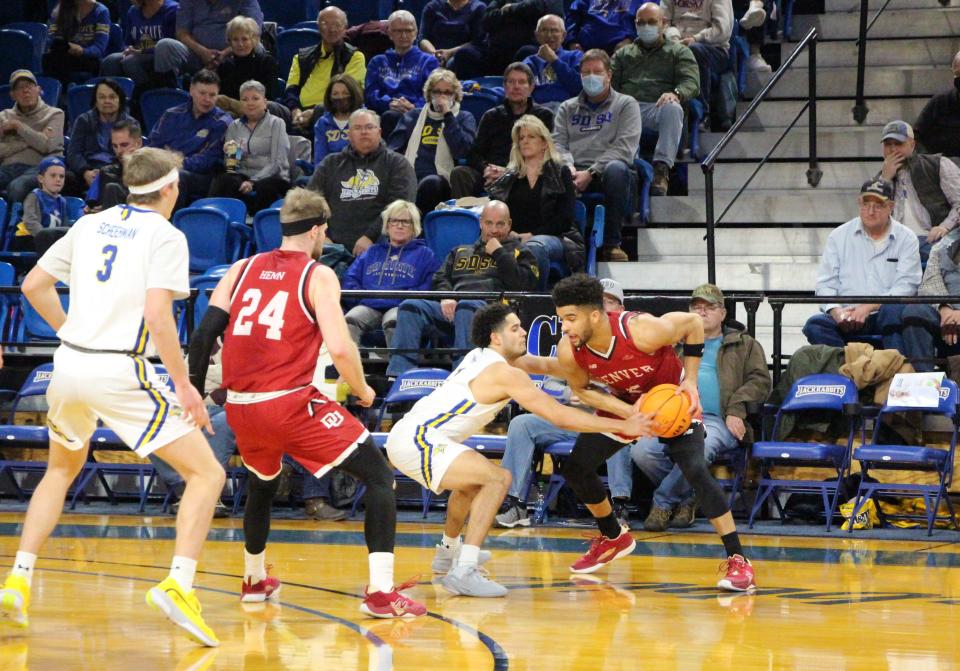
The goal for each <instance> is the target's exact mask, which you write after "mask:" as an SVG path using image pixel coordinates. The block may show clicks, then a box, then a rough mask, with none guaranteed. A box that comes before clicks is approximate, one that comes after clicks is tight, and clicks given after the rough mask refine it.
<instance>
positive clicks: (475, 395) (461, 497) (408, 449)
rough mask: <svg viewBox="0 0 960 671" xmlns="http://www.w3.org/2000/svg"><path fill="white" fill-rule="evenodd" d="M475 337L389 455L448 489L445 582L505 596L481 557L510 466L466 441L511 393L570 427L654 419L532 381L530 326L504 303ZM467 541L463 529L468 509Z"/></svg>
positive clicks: (625, 425)
mask: <svg viewBox="0 0 960 671" xmlns="http://www.w3.org/2000/svg"><path fill="white" fill-rule="evenodd" d="M471 339H472V340H473V344H474V345H475V346H476V349H474V350H472V351H471V352H470V353H469V354H467V355H466V356H465V357H464V358H463V362H461V364H460V365H459V366H457V368H456V369H455V370H454V371H453V372H452V373H450V377H448V378H447V379H446V380H444V382H443V384H441V385H440V386H439V387H437V388H436V389H435V390H433V391H432V392H430V395H429V396H426V397H424V398H422V399H420V400H419V401H417V402H416V404H415V405H414V406H413V408H412V409H411V410H410V412H408V413H407V414H406V415H404V417H403V419H401V420H400V421H399V422H397V423H396V424H395V425H394V426H393V428H392V429H391V430H390V436H389V437H388V438H387V456H389V457H390V461H391V462H393V465H394V466H396V467H397V469H399V470H400V471H401V472H402V473H404V474H405V475H407V476H409V477H411V478H413V479H414V480H416V481H417V482H419V483H420V484H421V485H422V486H424V487H427V488H429V489H430V490H431V491H433V492H435V493H437V494H441V493H442V492H443V491H444V490H447V489H449V490H450V491H451V493H450V500H449V501H448V502H447V520H446V523H445V525H444V531H443V540H442V541H441V542H440V544H439V545H438V546H437V554H436V557H435V558H434V560H433V571H434V572H435V573H446V576H444V578H443V580H442V584H443V586H444V587H445V588H446V589H447V590H448V591H450V592H453V593H454V594H462V595H464V596H476V597H501V596H506V594H507V588H506V587H504V586H503V585H499V584H497V583H495V582H493V581H492V580H490V579H488V578H487V577H486V576H484V575H483V574H482V573H481V571H480V569H479V568H478V565H479V564H481V563H483V561H485V559H488V558H489V555H487V556H486V557H484V556H482V555H481V551H480V544H481V543H482V542H483V539H484V538H485V537H486V535H487V532H488V531H489V530H490V525H491V524H492V523H493V518H494V516H495V515H496V514H497V509H498V508H499V507H500V504H501V503H502V502H503V497H504V496H506V494H507V488H508V487H509V486H510V472H509V471H507V470H506V469H504V468H501V467H500V466H495V465H494V464H493V463H492V462H491V461H490V460H489V459H487V458H486V457H484V456H483V455H481V454H478V453H477V452H476V451H475V450H473V449H472V448H470V447H467V446H466V445H463V444H462V443H463V441H464V440H466V439H467V438H469V437H470V436H472V435H474V434H475V433H477V432H479V431H480V430H481V429H483V427H485V426H486V425H487V424H489V423H490V422H491V421H492V420H493V418H494V417H496V416H497V413H499V412H500V410H501V409H502V408H503V406H505V405H506V404H507V403H508V402H509V401H510V400H511V399H513V400H514V401H516V402H517V403H519V404H520V405H521V406H522V407H524V408H525V409H527V410H529V411H530V412H533V413H536V414H537V415H539V416H540V417H543V418H544V419H546V420H548V421H549V422H551V423H553V424H555V425H556V426H559V427H561V428H563V429H570V430H571V431H622V432H624V433H627V434H629V435H631V436H640V435H649V430H650V420H649V418H647V417H645V416H644V415H642V414H640V413H638V412H631V413H630V414H631V418H630V419H626V420H622V419H620V418H619V417H617V418H607V417H597V416H596V415H591V414H589V413H586V412H583V411H581V410H577V409H576V408H570V407H567V406H564V405H560V404H559V403H557V402H556V401H555V400H554V399H553V398H551V397H550V396H549V395H548V394H545V393H544V392H542V391H540V390H539V389H537V388H536V386H535V385H534V384H533V381H532V380H531V379H530V376H529V375H527V374H526V373H525V372H524V371H523V370H522V369H521V368H520V367H519V365H520V363H521V362H523V361H526V360H528V359H529V360H532V361H533V362H534V363H536V362H538V361H539V359H537V358H536V357H526V356H525V355H526V352H527V332H526V331H524V330H523V327H522V326H521V325H520V318H519V317H517V315H516V313H515V312H514V311H513V309H512V308H511V307H509V306H507V305H504V304H503V303H492V304H490V305H487V306H485V307H483V308H481V309H480V310H478V311H477V313H476V314H475V315H474V316H473V323H472V324H471ZM468 515H469V517H470V524H469V526H468V528H467V533H466V543H465V544H463V545H461V541H460V532H461V531H462V530H463V527H464V524H465V523H466V519H467V516H468Z"/></svg>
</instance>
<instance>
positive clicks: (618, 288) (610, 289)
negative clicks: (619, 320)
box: [600, 277, 623, 313]
mask: <svg viewBox="0 0 960 671" xmlns="http://www.w3.org/2000/svg"><path fill="white" fill-rule="evenodd" d="M600 284H601V285H603V309H604V311H606V312H607V313H610V312H622V311H623V285H622V284H620V283H619V282H617V281H616V280H615V279H612V278H610V277H604V278H603V279H602V280H600Z"/></svg>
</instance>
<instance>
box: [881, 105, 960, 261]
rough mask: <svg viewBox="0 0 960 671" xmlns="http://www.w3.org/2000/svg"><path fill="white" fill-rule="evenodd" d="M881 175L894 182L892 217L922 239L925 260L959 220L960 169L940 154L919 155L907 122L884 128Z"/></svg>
mask: <svg viewBox="0 0 960 671" xmlns="http://www.w3.org/2000/svg"><path fill="white" fill-rule="evenodd" d="M881 142H883V168H882V169H881V170H880V175H879V176H880V177H882V178H883V179H885V180H886V181H888V182H890V183H891V184H893V192H894V198H893V200H894V207H893V218H894V219H895V220H897V221H899V222H900V223H901V224H903V225H904V226H906V227H907V228H909V229H910V230H911V231H913V232H914V233H915V234H916V235H917V236H918V237H919V238H920V256H921V260H922V261H923V262H924V263H926V260H927V256H928V255H929V253H930V247H931V245H933V243H935V242H936V241H937V240H939V239H940V238H942V237H943V236H945V235H946V234H947V233H949V232H950V231H951V230H953V229H954V228H956V227H957V224H958V223H960V168H958V167H957V165H956V164H955V163H954V162H953V161H951V160H950V159H949V158H945V157H943V156H940V155H939V154H920V153H918V152H917V151H916V148H917V143H916V141H915V140H914V138H913V128H912V127H911V126H910V124H908V123H907V122H905V121H899V120H897V121H891V122H890V123H888V124H887V125H886V126H884V127H883V133H882V135H881Z"/></svg>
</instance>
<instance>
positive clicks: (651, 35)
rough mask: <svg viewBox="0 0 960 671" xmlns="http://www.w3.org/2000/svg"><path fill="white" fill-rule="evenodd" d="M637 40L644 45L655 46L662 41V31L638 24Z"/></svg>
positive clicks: (654, 27) (655, 27)
mask: <svg viewBox="0 0 960 671" xmlns="http://www.w3.org/2000/svg"><path fill="white" fill-rule="evenodd" d="M637 39H639V40H640V41H641V42H642V43H643V44H653V43H654V42H656V41H657V40H659V39H660V29H659V28H658V27H657V26H651V25H649V24H646V23H641V24H637Z"/></svg>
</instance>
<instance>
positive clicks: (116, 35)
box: [104, 23, 124, 56]
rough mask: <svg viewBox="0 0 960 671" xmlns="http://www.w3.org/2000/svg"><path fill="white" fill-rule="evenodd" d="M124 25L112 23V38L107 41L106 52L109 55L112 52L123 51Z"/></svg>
mask: <svg viewBox="0 0 960 671" xmlns="http://www.w3.org/2000/svg"><path fill="white" fill-rule="evenodd" d="M123 48H124V44H123V26H121V25H120V24H119V23H111V24H110V39H109V40H108V41H107V51H106V53H105V54H104V55H105V56H109V55H110V54H116V53H119V52H121V51H123Z"/></svg>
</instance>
